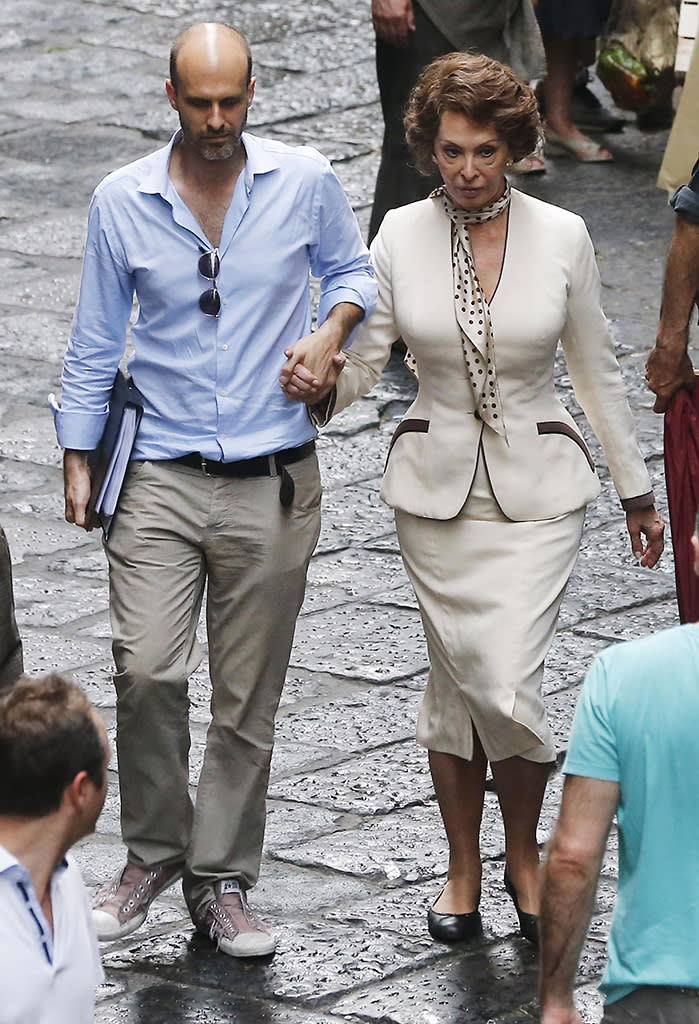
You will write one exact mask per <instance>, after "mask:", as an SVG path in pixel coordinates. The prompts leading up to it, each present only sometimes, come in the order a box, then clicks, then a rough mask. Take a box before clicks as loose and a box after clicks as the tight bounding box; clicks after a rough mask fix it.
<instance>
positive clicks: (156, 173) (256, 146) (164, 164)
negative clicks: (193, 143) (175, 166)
mask: <svg viewBox="0 0 699 1024" xmlns="http://www.w3.org/2000/svg"><path fill="white" fill-rule="evenodd" d="M181 138H182V129H181V128H178V129H177V131H176V132H175V133H174V134H173V136H172V138H171V139H170V141H169V142H168V144H167V146H163V148H162V149H159V150H157V151H156V152H155V153H153V160H152V163H151V164H150V166H149V168H148V171H147V172H146V174H145V175H144V177H143V180H142V181H141V183H140V185H139V186H138V191H139V192H150V193H152V194H153V195H161V196H163V197H165V196H166V195H167V192H168V188H169V187H170V178H169V175H168V169H169V167H170V157H171V155H172V149H173V146H174V145H175V144H176V143H177V142H179V140H180V139H181ZM242 138H243V145H244V146H245V155H246V160H245V168H244V170H243V181H244V182H245V189H246V191H247V193H248V195H249V194H250V192H251V190H252V185H253V180H254V178H255V175H256V174H267V173H268V172H269V171H274V170H276V169H277V167H279V160H278V159H277V157H276V155H275V154H274V153H272V152H270V151H269V150H268V149H266V148H265V146H264V145H263V143H262V141H261V140H260V139H258V138H256V137H255V136H254V135H250V134H249V133H248V132H243V136H242Z"/></svg>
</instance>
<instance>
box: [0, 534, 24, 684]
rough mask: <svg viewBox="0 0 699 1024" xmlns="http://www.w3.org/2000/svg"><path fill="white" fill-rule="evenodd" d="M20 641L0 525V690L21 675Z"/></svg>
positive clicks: (10, 568) (6, 552) (7, 559)
mask: <svg viewBox="0 0 699 1024" xmlns="http://www.w3.org/2000/svg"><path fill="white" fill-rule="evenodd" d="M22 668H23V666H22V642H21V640H20V638H19V632H18V630H17V623H16V622H15V603H14V594H13V590H12V561H11V559H10V549H9V547H8V544H7V537H6V536H5V531H4V530H3V529H2V527H0V692H1V691H2V690H4V689H6V688H7V687H9V686H12V684H13V683H15V682H16V681H17V679H19V677H20V676H21V675H22Z"/></svg>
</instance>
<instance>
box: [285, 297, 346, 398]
mask: <svg viewBox="0 0 699 1024" xmlns="http://www.w3.org/2000/svg"><path fill="white" fill-rule="evenodd" d="M363 316H364V310H363V309H362V307H361V306H357V305H355V303H353V302H338V304H337V305H336V306H333V308H332V309H331V310H330V313H329V314H328V318H327V320H326V321H325V323H324V324H322V325H321V326H320V327H319V328H318V330H317V331H314V333H313V334H307V335H306V336H305V337H304V338H301V339H299V341H297V342H296V344H295V345H289V347H288V348H285V349H284V355H285V356H286V357H287V361H286V363H285V364H284V367H283V369H282V372H281V373H280V375H279V384H280V386H281V389H282V391H283V392H284V393H285V394H286V396H287V398H293V399H294V400H295V401H296V402H305V403H306V405H316V404H317V403H318V402H320V401H322V400H323V398H325V396H326V395H327V394H328V393H329V392H330V391H332V389H333V388H334V387H335V383H336V382H337V378H338V377H339V376H340V373H341V371H342V367H343V366H344V365H345V362H346V356H345V354H344V352H343V351H342V346H343V345H344V344H345V342H346V341H347V339H348V338H349V336H350V334H351V332H352V330H353V329H354V328H355V327H356V326H357V324H358V323H359V321H360V320H361V319H362V317H363Z"/></svg>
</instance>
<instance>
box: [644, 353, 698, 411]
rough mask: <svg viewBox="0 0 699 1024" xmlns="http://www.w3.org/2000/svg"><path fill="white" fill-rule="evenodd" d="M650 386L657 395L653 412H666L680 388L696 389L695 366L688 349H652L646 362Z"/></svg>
mask: <svg viewBox="0 0 699 1024" xmlns="http://www.w3.org/2000/svg"><path fill="white" fill-rule="evenodd" d="M646 380H647V381H648V387H649V388H650V390H651V391H653V392H654V393H655V395H656V396H657V397H656V399H655V405H654V406H653V412H665V410H666V409H667V407H668V405H669V404H670V399H671V398H672V396H673V395H674V393H675V392H676V391H679V389H680V388H687V389H688V390H689V391H694V386H695V381H696V378H695V376H694V367H693V366H692V361H691V359H690V358H689V356H688V355H687V352H686V351H681V352H680V353H678V352H677V351H676V350H673V349H668V348H664V347H663V348H661V347H659V346H658V345H656V346H655V348H654V349H652V351H651V353H650V355H649V356H648V361H647V363H646Z"/></svg>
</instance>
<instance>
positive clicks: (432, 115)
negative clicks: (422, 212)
mask: <svg viewBox="0 0 699 1024" xmlns="http://www.w3.org/2000/svg"><path fill="white" fill-rule="evenodd" d="M445 110H452V111H456V112H457V113H459V114H463V115H464V117H467V118H468V119H469V120H470V121H475V122H476V124H492V125H493V126H494V128H495V130H496V132H497V134H498V135H499V137H500V138H501V139H503V141H504V142H506V143H507V145H508V147H509V150H510V153H511V154H512V159H513V160H521V159H522V157H524V156H527V155H528V154H529V153H531V152H532V151H533V150H534V149H536V145H537V143H538V141H539V139H540V138H541V134H542V133H541V118H540V117H539V107H538V104H537V102H536V97H535V95H534V93H533V92H532V90H531V89H530V88H529V86H528V85H525V83H524V82H520V80H519V79H518V78H517V76H516V75H515V73H514V71H512V69H511V68H508V67H507V66H506V65H505V64H501V63H500V61H497V60H493V58H492V57H486V56H485V55H484V54H482V53H448V54H446V56H444V57H438V58H437V60H435V61H432V63H431V64H428V65H427V67H426V68H425V70H424V71H423V72H422V74H421V75H420V77H419V79H418V80H417V83H416V85H415V87H414V88H413V91H412V92H411V94H410V100H409V102H408V108H407V110H406V113H405V120H404V122H403V124H404V126H405V137H406V139H407V142H408V145H409V147H410V149H411V150H412V153H413V156H414V158H415V166H416V167H417V169H418V171H420V173H421V174H424V175H430V174H433V173H434V163H433V160H432V156H433V153H434V140H435V139H436V137H437V132H438V131H439V122H440V120H441V117H442V114H443V113H444V111H445Z"/></svg>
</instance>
